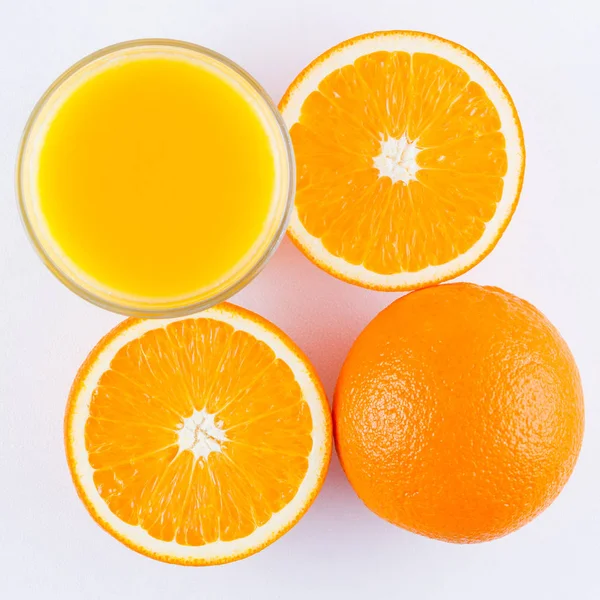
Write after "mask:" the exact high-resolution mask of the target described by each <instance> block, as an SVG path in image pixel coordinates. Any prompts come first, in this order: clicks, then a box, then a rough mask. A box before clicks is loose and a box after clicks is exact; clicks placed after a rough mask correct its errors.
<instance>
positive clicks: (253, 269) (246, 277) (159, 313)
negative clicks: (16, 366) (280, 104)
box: [15, 38, 296, 318]
mask: <svg viewBox="0 0 600 600" xmlns="http://www.w3.org/2000/svg"><path fill="white" fill-rule="evenodd" d="M144 46H157V47H160V46H164V47H165V48H172V49H174V50H177V49H180V50H188V51H191V52H193V53H196V54H199V55H201V56H206V57H208V58H211V59H213V60H215V61H217V62H219V63H221V64H223V65H224V66H225V67H228V68H229V69H231V70H232V71H233V72H234V73H235V74H236V75H238V76H239V77H241V79H242V80H243V81H245V82H246V83H248V84H249V85H250V87H251V88H252V89H253V90H254V91H255V92H256V93H257V95H258V97H259V98H260V100H261V101H263V102H264V103H265V107H266V108H267V109H268V112H269V114H270V115H271V116H272V117H273V118H274V125H276V127H275V129H276V131H277V133H279V134H280V135H281V141H282V142H283V148H284V154H285V162H286V163H287V180H288V184H287V191H286V190H285V187H284V190H283V193H282V199H280V200H278V202H283V201H284V202H285V205H284V207H283V211H282V212H281V215H280V216H279V217H278V218H279V222H275V223H276V226H275V232H274V234H273V235H272V236H271V238H270V239H269V238H265V247H264V248H263V249H262V250H261V251H260V252H258V253H257V256H256V258H255V259H254V260H253V261H252V263H251V264H250V265H249V267H248V268H247V270H245V271H243V272H242V273H240V274H239V276H235V275H234V278H233V280H232V281H231V282H230V283H229V284H228V285H226V287H225V288H223V289H221V290H219V291H218V292H217V293H214V294H209V295H208V296H206V297H203V298H201V299H190V300H189V301H185V300H184V301H182V302H181V303H180V304H177V305H176V306H166V307H165V306H160V305H157V306H152V304H151V302H150V303H148V304H147V305H144V306H142V307H136V306H133V305H132V304H126V303H124V302H122V301H119V300H113V299H110V298H105V297H103V296H101V295H100V294H99V293H96V292H95V291H93V290H91V289H89V288H88V287H87V286H85V285H84V284H82V283H80V282H78V281H76V280H75V279H74V278H73V277H71V276H70V275H69V274H68V273H67V272H66V271H65V269H64V268H62V267H61V265H60V264H57V261H55V260H54V259H53V258H52V257H51V256H50V253H49V252H48V251H47V249H46V247H45V246H46V245H45V244H44V242H43V241H42V240H41V239H40V236H39V235H38V233H37V232H36V228H35V227H34V225H33V223H32V219H31V214H30V211H29V209H28V207H27V200H26V196H27V194H26V193H25V191H24V189H23V161H24V152H25V149H26V146H27V144H28V142H29V140H30V138H31V134H32V131H33V130H34V126H35V125H36V123H37V121H38V118H39V117H40V114H41V112H42V110H43V109H44V108H45V106H46V104H47V103H48V101H49V100H50V99H51V98H52V96H53V94H54V93H55V92H56V91H57V90H58V89H59V88H60V86H61V85H63V84H64V83H65V82H66V81H68V80H69V79H70V78H71V77H73V76H74V75H75V74H77V73H78V72H79V71H81V70H82V69H83V68H85V67H87V66H88V65H90V64H92V63H93V62H95V61H96V60H99V59H101V58H104V57H107V56H109V55H111V54H113V53H116V52H119V51H122V50H127V49H134V48H142V47H144ZM15 177H16V182H15V188H16V196H17V203H18V208H19V215H20V217H21V222H22V224H23V226H24V228H25V231H26V233H27V237H28V239H29V241H30V243H31V244H32V245H33V247H34V249H35V251H36V253H37V255H38V256H39V257H40V259H41V260H42V262H43V263H44V264H45V266H46V267H47V268H48V269H49V270H50V271H51V272H52V274H53V275H54V276H55V277H56V278H57V279H58V280H59V281H60V282H61V283H62V284H64V285H65V286H66V287H67V288H68V289H69V290H71V291H72V292H74V293H75V294H77V295H78V296H79V297H80V298H83V299H84V300H87V301H88V302H90V303H92V304H95V305H96V306H98V307H100V308H103V309H105V310H109V311H111V312H114V313H118V314H122V315H126V316H133V317H142V318H144V317H146V318H151V317H154V318H168V317H181V316H185V315H189V314H192V313H195V312H199V311H202V310H205V309H207V308H210V307H211V306H214V305H215V304H219V303H220V302H223V301H225V300H227V299H228V298H230V297H231V296H232V295H234V294H235V293H237V292H239V291H240V290H241V289H242V288H244V287H245V286H246V285H248V284H249V283H250V282H251V281H252V280H253V279H254V278H255V277H256V276H257V275H258V274H259V273H260V272H261V271H262V269H263V268H264V267H265V265H266V264H267V262H268V261H269V259H270V258H271V256H273V254H274V253H275V251H276V250H277V248H278V247H279V244H280V243H281V241H282V239H283V237H284V235H285V233H286V231H287V227H288V224H289V221H290V218H291V215H292V211H293V207H294V196H295V191H296V164H295V158H294V149H293V145H292V141H291V138H290V135H289V132H288V129H287V126H286V124H285V122H284V120H283V117H282V115H281V113H280V112H279V109H278V108H277V105H276V104H275V102H274V101H273V100H272V99H271V97H270V96H269V94H268V93H267V92H266V91H265V89H264V88H263V87H262V86H261V85H260V83H258V81H257V80H256V79H255V78H254V77H252V75H250V74H249V73H248V72H247V71H246V70H245V69H243V68H242V67H241V66H240V65H238V64H237V63H235V62H234V61H232V60H231V59H229V58H227V57H226V56H224V55H222V54H220V53H219V52H216V51H214V50H211V49H210V48H206V47H204V46H200V45H198V44H193V43H191V42H186V41H182V40H175V39H169V38H141V39H135V40H128V41H124V42H119V43H117V44H112V45H110V46H106V47H104V48H101V49H99V50H96V51H95V52H92V53H91V54H88V55H87V56H85V57H84V58H82V59H80V60H78V61H77V62H76V63H74V64H73V65H72V66H71V67H69V68H68V69H67V70H66V71H64V72H63V73H62V74H61V75H59V76H58V77H57V78H56V79H55V80H54V81H53V82H52V84H51V85H50V86H49V87H48V88H47V89H46V91H45V92H44V93H43V94H42V96H41V97H40V99H39V100H38V101H37V102H36V104H35V106H34V107H33V110H32V111H31V113H30V115H29V118H28V119H27V122H26V124H25V127H24V129H23V134H22V136H21V140H20V143H19V148H18V153H17V162H16V170H15ZM276 201H277V200H276Z"/></svg>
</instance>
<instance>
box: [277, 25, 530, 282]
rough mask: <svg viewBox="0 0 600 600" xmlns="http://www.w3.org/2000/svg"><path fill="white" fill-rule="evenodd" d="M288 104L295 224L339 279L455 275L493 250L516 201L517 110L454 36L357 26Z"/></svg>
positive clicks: (293, 229) (519, 172) (519, 174)
mask: <svg viewBox="0 0 600 600" xmlns="http://www.w3.org/2000/svg"><path fill="white" fill-rule="evenodd" d="M280 109H281V111H282V114H283V116H284V119H285V121H286V123H287V125H288V127H289V128H290V133H291V137H292V141H293V144H294V152H295V155H296V166H297V179H298V183H297V191H296V201H295V210H294V214H293V215H292V220H291V224H290V229H289V233H290V236H291V237H292V239H293V240H294V241H295V242H296V244H297V245H298V246H299V247H300V248H301V249H302V251H303V252H304V253H305V254H306V255H307V256H308V257H309V258H310V259H311V260H313V261H314V262H315V263H316V264H318V265H319V266H321V267H322V268H323V269H325V270H327V271H328V272H330V273H331V274H333V275H335V276H337V277H339V278H341V279H345V280H347V281H350V282H352V283H356V284H359V285H363V286H365V287H371V288H375V289H388V290H404V289H412V288H416V287H423V286H426V285H430V284H432V283H435V282H439V281H443V280H446V279H450V278H452V277H455V276H456V275H458V274H460V273H463V272H465V271H466V270H468V269H469V268H471V267H472V266H473V265H475V264H476V263H477V262H479V261H480V260H481V259H482V258H483V257H484V256H485V255H486V254H487V253H488V252H490V251H491V249H492V248H493V247H494V245H495V244H496V242H497V241H498V239H499V238H500V236H501V234H502V232H503V231H504V229H505V228H506V226H507V224H508V221H509V220H510V217H511V216H512V213H513V212H514V209H515V207H516V204H517V201H518V197H519V193H520V189H521V185H522V178H523V170H524V160H525V150H524V144H523V136H522V131H521V126H520V123H519V119H518V116H517V112H516V109H515V107H514V105H513V103H512V100H511V98H510V96H509V95H508V92H507V91H506V89H505V88H504V86H503V85H502V83H501V82H500V80H499V79H498V78H497V77H496V75H495V74H494V73H493V72H492V71H491V70H490V69H489V68H488V67H487V66H486V65H485V64H484V63H483V62H482V61H481V60H479V59H478V58H477V57H476V56H475V55H473V54H472V53H470V52H469V51H468V50H466V49H464V48H462V47H461V46H458V45H457V44H454V43H452V42H448V41H446V40H443V39H441V38H437V37H435V36H431V35H428V34H422V33H416V32H403V31H391V32H380V33H374V34H371V35H365V36H360V37H358V38H354V39H352V40H349V41H347V42H345V43H343V44H340V45H339V46H336V47H334V48H332V49H331V50H329V51H328V52H326V53H325V54H323V55H322V56H321V57H319V58H318V59H317V60H316V61H314V62H313V63H311V64H310V65H309V66H308V67H307V68H306V69H305V70H304V71H303V72H302V73H301V74H300V75H299V76H298V77H297V78H296V80H295V81H294V82H293V83H292V85H291V86H290V88H289V89H288V91H287V93H286V94H285V96H284V98H283V100H282V101H281V104H280Z"/></svg>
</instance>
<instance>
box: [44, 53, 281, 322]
mask: <svg viewBox="0 0 600 600" xmlns="http://www.w3.org/2000/svg"><path fill="white" fill-rule="evenodd" d="M210 58H211V57H206V56H201V58H200V60H197V57H196V56H195V55H193V52H191V53H185V52H181V51H179V50H178V51H175V52H169V51H165V48H164V47H162V46H159V47H158V50H157V51H154V52H153V51H148V48H144V51H143V52H141V53H140V52H137V53H136V52H134V51H132V50H131V49H129V51H128V52H127V51H126V52H123V53H122V55H121V56H118V57H117V58H116V59H115V58H114V57H111V60H107V61H104V62H102V61H100V66H99V67H97V68H96V69H92V70H91V71H90V72H89V73H88V74H87V75H86V76H85V77H80V81H79V82H76V84H72V85H71V88H72V89H70V90H69V91H68V93H66V92H65V93H63V94H62V98H61V99H60V101H59V102H55V104H56V106H55V108H54V110H52V111H49V112H51V113H52V114H51V116H50V117H46V121H47V123H46V125H45V127H44V128H43V129H44V132H43V135H39V136H38V137H39V142H38V146H39V151H38V152H37V155H36V157H35V177H34V179H35V181H34V182H33V187H35V196H36V198H37V207H38V212H39V214H40V215H41V217H42V219H43V221H44V226H45V229H46V231H47V234H48V237H49V238H50V239H51V240H52V244H51V245H53V246H54V249H55V253H58V254H60V255H61V256H62V257H63V258H64V259H65V262H66V263H68V264H69V265H70V270H71V271H72V272H73V273H76V276H77V277H79V278H80V279H81V280H82V281H83V282H84V284H83V285H84V286H85V285H87V286H91V287H92V288H95V289H96V288H97V289H98V290H101V293H104V294H105V295H106V296H107V297H108V298H109V299H110V298H114V297H116V298H117V299H121V300H122V301H123V300H124V301H125V304H126V305H127V306H128V307H133V311H132V312H135V307H136V306H137V305H140V306H152V305H153V303H155V304H157V305H159V306H165V307H167V308H169V307H177V306H179V305H184V304H189V303H190V302H198V301H200V302H201V301H202V299H204V298H206V297H210V296H213V295H215V293H218V292H219V291H220V290H221V288H223V289H224V288H226V287H227V286H231V285H235V283H236V281H237V280H239V279H240V278H243V277H244V275H245V274H246V272H247V271H249V270H252V268H253V266H255V263H256V262H257V261H259V260H260V257H261V254H264V252H265V248H266V247H267V246H268V245H269V242H270V241H271V239H272V237H273V235H274V233H275V230H276V229H277V226H278V225H281V223H280V222H281V221H282V198H284V197H285V196H286V192H287V190H286V189H285V188H286V185H285V184H286V181H284V179H285V177H284V176H282V174H283V175H285V168H286V160H287V159H284V160H283V161H282V150H281V147H282V140H283V142H284V143H285V140H284V139H283V138H282V132H281V128H280V127H279V122H278V121H277V118H276V116H275V115H274V114H273V113H272V112H270V107H269V106H267V105H266V103H265V100H264V97H262V96H261V95H260V94H258V93H257V90H256V88H253V87H252V86H249V85H248V82H247V80H246V79H244V78H243V77H242V76H241V74H240V73H239V72H238V71H235V70H233V69H231V68H230V67H227V68H225V66H227V65H225V66H224V65H223V64H221V63H220V62H219V61H218V60H216V61H211V60H209V59H210ZM287 183H288V184H289V181H288V182H287ZM94 293H97V292H94ZM125 312H128V310H127V308H126V310H125Z"/></svg>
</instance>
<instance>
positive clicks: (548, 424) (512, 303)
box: [333, 283, 584, 543]
mask: <svg viewBox="0 0 600 600" xmlns="http://www.w3.org/2000/svg"><path fill="white" fill-rule="evenodd" d="M333 410H334V427H335V430H334V431H335V435H336V444H337V450H338V455H339V457H340V461H341V463H342V466H343V468H344V471H345V472H346V475H347V476H348V479H349V480H350V483H351V484H352V486H353V488H354V489H355V491H356V493H357V494H358V496H359V497H360V498H361V499H362V501H363V502H364V503H365V504H366V505H367V506H368V507H369V508H370V509H371V510H373V511H374V512H375V513H376V514H378V515H379V516H381V517H383V518H384V519H387V520H388V521H390V522H392V523H394V524H396V525H399V526H400V527H403V528H405V529H408V530H410V531H413V532H415V533H419V534H422V535H426V536H429V537H432V538H437V539H440V540H445V541H448V542H457V543H470V542H482V541H486V540H491V539H494V538H497V537H500V536H503V535H505V534H507V533H510V532H511V531H514V530H515V529H517V528H519V527H521V526H522V525H525V523H527V522H528V521H530V520H531V519H532V518H533V517H535V516H536V515H538V514H539V513H540V512H541V511H543V510H544V509H545V508H546V507H547V506H548V505H549V504H550V503H551V502H552V501H553V500H554V499H555V498H556V496H557V495H558V493H559V492H560V490H561V489H562V487H563V486H564V485H565V483H566V481H567V479H568V478H569V476H570V475H571V472H572V470H573V467H574V466H575V462H576V460H577V456H578V454H579V450H580V448H581V442H582V437H583V426H584V410H583V393H582V389H581V382H580V378H579V373H578V370H577V366H576V365H575V362H574V360H573V356H572V354H571V352H570V351H569V348H568V347H567V345H566V343H565V341H564V340H563V339H562V337H561V336H560V334H559V333H558V331H557V330H556V329H555V328H554V326H553V325H552V324H551V323H550V322H549V321H548V320H547V319H546V317H544V315H542V314H541V313H540V312H539V311H538V310H537V309H536V308H535V307H533V306H532V305H531V304H529V303H527V302H525V301H524V300H521V299H520V298H517V297H515V296H513V295H512V294H509V293H507V292H505V291H503V290H500V289H498V288H490V287H480V286H477V285H473V284H464V283H457V284H450V285H441V286H436V287H430V288H427V289H424V290H420V291H417V292H413V293H411V294H409V295H407V296H404V297H402V298H400V299H399V300H396V301H395V302H394V303H392V304H391V305H390V306H389V307H388V308H386V309H385V310H384V311H383V312H381V313H380V314H379V315H377V316H376V317H375V319H373V321H371V323H370V324H369V325H368V326H367V327H366V328H365V330H364V331H363V332H362V333H361V334H360V336H359V337H358V339H357V340H356V342H355V343H354V346H353V347H352V349H351V351H350V353H349V354H348V357H347V359H346V361H345V363H344V366H343V368H342V371H341V373H340V377H339V380H338V384H337V388H336V392H335V399H334V408H333Z"/></svg>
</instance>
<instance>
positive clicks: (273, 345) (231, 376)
mask: <svg viewBox="0 0 600 600" xmlns="http://www.w3.org/2000/svg"><path fill="white" fill-rule="evenodd" d="M78 415H80V416H78ZM66 439H67V452H68V456H69V464H70V466H71V470H72V473H73V477H74V480H75V483H76V485H77V486H78V489H79V491H80V494H81V495H82V497H83V498H84V500H85V501H86V505H87V506H88V508H89V509H90V512H92V515H93V516H94V517H95V518H96V519H97V520H98V521H99V522H100V523H101V524H102V525H103V526H105V527H106V528H107V529H108V530H109V531H110V532H111V533H113V535H115V536H116V537H118V538H119V539H121V540H122V541H124V542H125V543H127V544H128V545H130V546H132V547H134V548H135V549H137V550H139V551H141V552H144V553H146V554H150V555H152V556H154V557H156V558H160V559H162V560H167V561H171V562H184V563H192V564H212V563H213V562H225V561H227V560H233V559H235V558H239V557H240V556H243V555H245V554H248V553H251V552H254V551H256V550H257V549H260V547H262V546H264V545H265V544H266V543H268V542H270V541H272V540H273V539H275V538H276V537H278V536H279V535H281V533H282V532H283V531H285V529H287V528H289V527H290V526H291V525H292V524H293V523H294V522H295V521H296V520H297V519H298V518H299V516H300V515H301V514H302V513H303V512H304V511H305V510H306V508H307V507H308V505H309V504H310V501H311V500H312V498H314V495H315V494H316V492H317V491H318V489H319V487H320V486H321V484H322V481H323V477H324V473H325V469H326V466H327V461H328V458H329V452H330V446H331V432H330V423H329V413H328V407H327V404H326V402H325V399H324V396H323V392H322V389H321V387H320V385H319V383H318V381H317V380H316V378H315V376H314V372H313V371H312V368H311V367H310V365H309V364H308V363H307V361H306V359H305V358H304V357H303V356H302V355H301V354H300V353H299V351H298V350H297V349H296V348H295V346H293V344H292V343H291V342H290V341H289V340H288V339H287V338H286V337H285V336H284V334H282V333H281V332H280V331H278V330H276V329H275V328H274V327H273V326H271V325H270V324H268V323H266V322H264V321H262V320H260V319H259V318H258V317H256V316H255V315H252V314H251V313H247V312H246V311H243V310H242V309H239V308H237V307H233V306H232V305H220V306H219V307H216V308H214V309H210V310H208V311H205V312H204V313H202V315H198V316H195V317H192V318H182V319H180V320H177V321H174V322H169V321H165V322H162V323H161V322H156V321H137V320H134V319H130V320H128V321H126V322H125V323H124V324H123V325H122V326H121V327H120V328H117V329H116V330H114V331H113V332H111V334H109V336H107V338H105V339H104V340H102V341H101V342H100V344H99V345H98V347H97V348H96V349H95V350H94V351H93V352H92V354H91V355H90V358H89V359H88V363H86V365H84V367H83V368H82V371H81V372H80V375H79V377H78V380H77V381H76V382H75V384H74V387H73V391H72V394H71V399H70V402H69V407H68V409H67V428H66ZM306 482H307V485H305V486H304V488H303V491H302V492H300V489H301V486H303V484H306ZM126 526H133V527H136V528H137V529H136V532H135V533H132V532H130V531H128V530H127V527H126ZM140 539H141V542H140ZM227 544H229V545H230V547H228V546H227Z"/></svg>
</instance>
